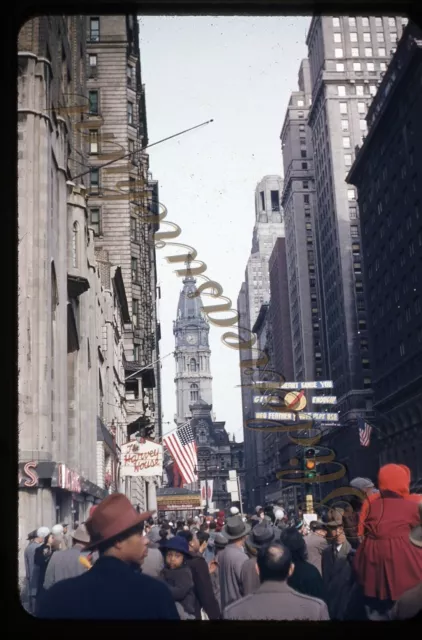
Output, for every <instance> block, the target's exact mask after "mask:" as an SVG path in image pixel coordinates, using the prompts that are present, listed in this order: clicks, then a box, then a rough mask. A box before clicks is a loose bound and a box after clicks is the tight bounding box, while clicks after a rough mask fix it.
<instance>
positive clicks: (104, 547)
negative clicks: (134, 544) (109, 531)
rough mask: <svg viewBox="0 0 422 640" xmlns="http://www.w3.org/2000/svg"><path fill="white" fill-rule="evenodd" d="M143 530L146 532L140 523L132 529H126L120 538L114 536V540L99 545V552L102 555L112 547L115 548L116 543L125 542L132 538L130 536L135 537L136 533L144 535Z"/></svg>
mask: <svg viewBox="0 0 422 640" xmlns="http://www.w3.org/2000/svg"><path fill="white" fill-rule="evenodd" d="M143 530H144V523H143V522H140V523H139V524H137V525H135V526H134V527H131V528H130V529H126V531H123V532H122V533H120V534H119V535H118V536H114V537H113V538H110V540H106V541H105V542H102V543H101V544H99V545H98V547H97V550H98V552H99V553H100V554H102V553H104V552H105V551H107V549H111V547H114V545H115V544H116V542H123V540H127V539H128V538H130V536H133V535H134V534H135V533H142V531H143Z"/></svg>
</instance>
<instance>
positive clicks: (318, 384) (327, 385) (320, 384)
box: [255, 380, 334, 389]
mask: <svg viewBox="0 0 422 640" xmlns="http://www.w3.org/2000/svg"><path fill="white" fill-rule="evenodd" d="M266 384H267V385H268V388H270V385H271V388H272V389H332V388H333V386H334V385H333V382H332V380H313V381H312V382H285V383H284V384H282V385H277V383H276V382H272V383H266V382H265V381H260V382H255V386H259V385H262V386H264V385H266Z"/></svg>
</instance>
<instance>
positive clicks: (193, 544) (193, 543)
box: [176, 530, 199, 553]
mask: <svg viewBox="0 0 422 640" xmlns="http://www.w3.org/2000/svg"><path fill="white" fill-rule="evenodd" d="M178 536H180V537H181V538H183V539H184V540H186V542H187V545H188V550H189V551H190V552H191V553H198V551H199V540H198V537H197V535H196V534H193V533H192V531H189V530H188V531H179V533H178V534H177V536H176V537H178Z"/></svg>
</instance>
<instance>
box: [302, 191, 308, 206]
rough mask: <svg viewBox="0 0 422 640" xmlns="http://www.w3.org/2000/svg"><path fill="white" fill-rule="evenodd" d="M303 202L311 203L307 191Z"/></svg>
mask: <svg viewBox="0 0 422 640" xmlns="http://www.w3.org/2000/svg"><path fill="white" fill-rule="evenodd" d="M303 202H304V204H309V194H308V193H305V195H304V196H303Z"/></svg>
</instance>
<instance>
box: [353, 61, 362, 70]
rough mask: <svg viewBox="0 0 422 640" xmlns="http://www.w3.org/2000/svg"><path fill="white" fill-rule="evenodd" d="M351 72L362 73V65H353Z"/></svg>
mask: <svg viewBox="0 0 422 640" xmlns="http://www.w3.org/2000/svg"><path fill="white" fill-rule="evenodd" d="M353 71H362V65H361V63H360V62H354V63H353Z"/></svg>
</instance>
